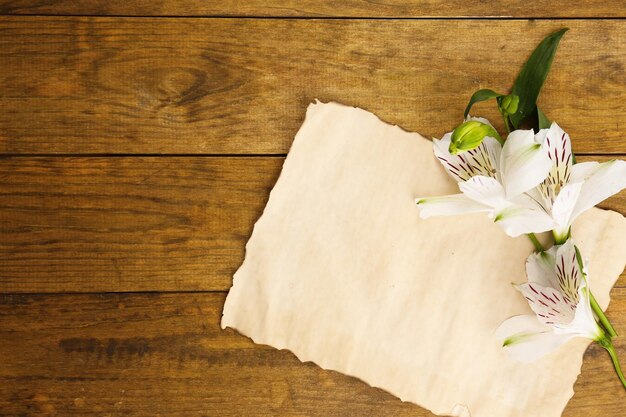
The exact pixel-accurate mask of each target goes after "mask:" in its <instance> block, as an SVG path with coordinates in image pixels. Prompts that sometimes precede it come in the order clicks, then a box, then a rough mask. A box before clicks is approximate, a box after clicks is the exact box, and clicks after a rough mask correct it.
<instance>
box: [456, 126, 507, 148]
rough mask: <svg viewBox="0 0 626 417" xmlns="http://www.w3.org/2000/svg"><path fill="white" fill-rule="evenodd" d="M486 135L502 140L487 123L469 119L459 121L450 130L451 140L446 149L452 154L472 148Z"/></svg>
mask: <svg viewBox="0 0 626 417" xmlns="http://www.w3.org/2000/svg"><path fill="white" fill-rule="evenodd" d="M486 136H491V137H492V138H495V139H497V140H498V141H500V142H502V139H501V138H500V135H499V134H498V132H496V130H495V129H494V128H493V127H491V126H490V125H488V124H485V123H482V122H478V121H476V120H469V121H467V122H465V123H461V124H460V125H459V126H457V128H456V129H454V132H452V140H451V141H450V147H449V148H448V151H449V152H450V153H451V154H452V155H456V154H458V153H461V152H465V151H469V150H472V149H474V148H476V147H478V145H480V144H481V143H482V141H483V139H485V137H486Z"/></svg>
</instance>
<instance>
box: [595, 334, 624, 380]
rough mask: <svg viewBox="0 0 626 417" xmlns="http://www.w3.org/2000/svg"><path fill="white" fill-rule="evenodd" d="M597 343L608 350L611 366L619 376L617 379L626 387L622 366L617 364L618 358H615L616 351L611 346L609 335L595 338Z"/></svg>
mask: <svg viewBox="0 0 626 417" xmlns="http://www.w3.org/2000/svg"><path fill="white" fill-rule="evenodd" d="M597 342H598V344H600V346H602V347H603V348H604V349H606V351H607V352H609V356H610V357H611V361H613V368H615V373H617V376H618V377H619V380H620V381H621V382H622V385H623V386H624V388H625V389H626V378H624V373H623V372H622V367H621V366H620V364H619V359H618V358H617V351H616V350H615V346H613V342H612V341H611V338H610V337H607V336H606V335H603V336H602V337H601V338H600V339H598V340H597Z"/></svg>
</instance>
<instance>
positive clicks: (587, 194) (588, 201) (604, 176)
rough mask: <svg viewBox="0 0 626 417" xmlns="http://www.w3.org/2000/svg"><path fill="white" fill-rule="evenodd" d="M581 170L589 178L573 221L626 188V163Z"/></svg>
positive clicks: (611, 163) (581, 191)
mask: <svg viewBox="0 0 626 417" xmlns="http://www.w3.org/2000/svg"><path fill="white" fill-rule="evenodd" d="M576 165H578V164H576ZM576 165H574V167H576ZM581 170H585V171H586V174H587V177H586V179H585V182H584V183H583V186H582V189H581V190H580V196H579V197H578V201H577V202H576V206H575V207H574V210H573V211H572V216H571V221H574V219H575V218H576V217H578V216H579V215H580V214H581V213H582V212H584V211H585V210H588V209H590V208H591V207H593V206H595V205H596V204H598V203H600V202H601V201H603V200H605V199H607V198H609V197H610V196H612V195H613V194H617V193H619V192H620V191H621V190H623V189H624V188H626V161H621V160H613V161H609V162H604V163H601V164H598V165H597V166H596V167H595V168H594V169H588V167H586V166H585V167H583V168H581ZM577 175H578V173H577Z"/></svg>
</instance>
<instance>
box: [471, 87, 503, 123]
mask: <svg viewBox="0 0 626 417" xmlns="http://www.w3.org/2000/svg"><path fill="white" fill-rule="evenodd" d="M498 97H502V94H498V93H496V92H495V91H493V90H490V89H488V88H483V89H482V90H478V91H476V92H475V93H474V94H472V97H471V98H470V101H469V103H467V107H466V108H465V113H463V118H466V117H467V115H468V114H469V112H470V110H471V109H472V106H473V105H474V104H476V103H478V102H481V101H485V100H490V99H492V98H498Z"/></svg>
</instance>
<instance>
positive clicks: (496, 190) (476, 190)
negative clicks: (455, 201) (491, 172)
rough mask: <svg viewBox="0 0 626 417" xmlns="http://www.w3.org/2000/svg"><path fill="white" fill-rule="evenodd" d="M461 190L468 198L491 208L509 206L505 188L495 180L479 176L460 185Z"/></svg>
mask: <svg viewBox="0 0 626 417" xmlns="http://www.w3.org/2000/svg"><path fill="white" fill-rule="evenodd" d="M459 189H460V190H461V191H462V192H463V194H465V195H466V196H467V197H468V198H471V199H472V200H474V201H476V202H478V203H482V204H484V205H487V206H490V207H494V208H500V207H506V206H508V205H509V202H508V201H507V200H506V198H505V196H504V188H502V185H501V184H500V183H499V182H498V181H497V180H496V179H495V178H491V177H485V176H483V175H477V176H475V177H472V178H470V179H469V180H467V181H465V182H461V183H459Z"/></svg>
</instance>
